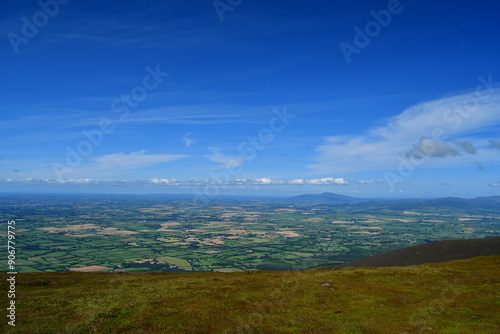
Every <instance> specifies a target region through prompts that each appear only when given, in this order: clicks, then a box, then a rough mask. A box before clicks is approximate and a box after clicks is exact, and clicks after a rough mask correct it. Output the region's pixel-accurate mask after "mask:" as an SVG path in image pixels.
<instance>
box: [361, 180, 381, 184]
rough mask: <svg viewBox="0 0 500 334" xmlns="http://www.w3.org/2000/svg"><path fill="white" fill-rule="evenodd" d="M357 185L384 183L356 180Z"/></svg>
mask: <svg viewBox="0 0 500 334" xmlns="http://www.w3.org/2000/svg"><path fill="white" fill-rule="evenodd" d="M356 182H357V183H358V184H377V183H384V181H382V180H358V181H356Z"/></svg>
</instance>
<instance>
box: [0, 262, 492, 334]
mask: <svg viewBox="0 0 500 334" xmlns="http://www.w3.org/2000/svg"><path fill="white" fill-rule="evenodd" d="M499 269H500V256H490V257H479V258H474V259H469V260H459V261H453V262H445V263H436V264H427V265H421V266H414V267H391V268H349V269H340V270H326V269H322V270H308V271H302V272H268V271H257V272H252V273H251V274H247V273H187V274H158V273H147V274H130V273H129V274H126V273H123V274H117V273H75V272H69V273H22V274H18V275H17V277H16V288H17V292H16V305H17V309H16V311H17V315H18V317H17V320H16V327H11V326H9V325H7V323H6V321H2V322H1V323H0V332H2V333H30V334H37V333H196V334H199V333H496V332H498V329H499V327H498V324H499V320H500V319H499V318H500V316H499V314H500V312H499V309H498V300H499V299H500V284H499V280H498V272H499ZM4 275H5V274H4ZM3 282H4V283H2V285H3V287H4V289H5V290H6V289H7V288H8V286H7V282H6V281H5V280H3Z"/></svg>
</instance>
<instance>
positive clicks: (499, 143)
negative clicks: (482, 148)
mask: <svg viewBox="0 0 500 334" xmlns="http://www.w3.org/2000/svg"><path fill="white" fill-rule="evenodd" d="M489 143H490V145H491V147H493V148H496V149H498V150H500V140H496V139H491V140H490V141H489Z"/></svg>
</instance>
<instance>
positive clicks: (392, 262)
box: [338, 237, 500, 268]
mask: <svg viewBox="0 0 500 334" xmlns="http://www.w3.org/2000/svg"><path fill="white" fill-rule="evenodd" d="M489 255H500V237H493V238H485V239H465V240H442V241H435V242H429V243H427V244H422V245H418V246H412V247H407V248H401V249H396V250H393V251H390V252H387V253H382V254H377V255H373V256H369V257H366V258H363V259H359V260H355V261H353V262H350V263H347V264H343V265H341V266H339V267H338V268H346V267H352V268H356V267H365V266H366V267H395V266H413V265H420V264H425V263H436V262H446V261H452V260H463V259H470V258H473V257H477V256H489Z"/></svg>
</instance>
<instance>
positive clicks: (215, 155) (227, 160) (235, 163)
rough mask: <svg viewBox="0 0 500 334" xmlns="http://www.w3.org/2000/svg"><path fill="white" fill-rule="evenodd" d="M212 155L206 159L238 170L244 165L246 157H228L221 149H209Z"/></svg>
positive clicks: (206, 156)
mask: <svg viewBox="0 0 500 334" xmlns="http://www.w3.org/2000/svg"><path fill="white" fill-rule="evenodd" d="M208 149H209V150H210V151H212V154H209V155H205V158H207V159H209V160H210V161H213V162H218V163H221V164H224V165H225V167H227V168H236V167H240V166H241V165H243V163H244V161H245V157H244V156H241V155H227V154H224V153H222V152H221V150H220V148H217V147H209V148H208Z"/></svg>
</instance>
